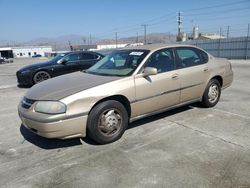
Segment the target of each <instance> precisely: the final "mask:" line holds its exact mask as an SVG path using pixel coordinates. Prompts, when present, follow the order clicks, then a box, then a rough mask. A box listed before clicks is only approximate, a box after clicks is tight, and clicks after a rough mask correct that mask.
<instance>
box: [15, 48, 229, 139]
mask: <svg viewBox="0 0 250 188" xmlns="http://www.w3.org/2000/svg"><path fill="white" fill-rule="evenodd" d="M232 80H233V72H232V67H231V64H230V62H229V61H227V60H226V59H221V58H215V57H213V56H212V55H210V54H208V53H207V52H205V51H204V50H202V49H199V48H197V47H194V46H186V45H169V46H167V45H145V46H139V47H133V48H125V49H121V50H116V51H114V52H112V53H111V54H109V55H107V56H106V57H105V58H103V59H102V60H100V61H99V62H98V63H97V64H95V65H94V66H92V67H91V68H90V69H88V70H87V71H85V72H77V73H73V74H68V75H64V76H60V77H56V78H53V79H50V80H47V81H44V82H42V83H39V84H37V85H35V86H33V87H32V88H31V89H30V90H29V91H28V92H27V94H26V95H25V97H23V99H22V100H21V102H20V104H19V106H18V112H19V116H20V118H21V120H22V123H23V125H24V126H25V127H26V128H28V129H29V130H31V131H32V132H34V133H36V134H38V135H40V136H43V137H47V138H60V139H68V138H73V137H85V136H86V135H87V136H89V137H90V138H92V139H93V140H95V141H96V142H97V143H100V144H106V143H110V142H113V141H115V140H117V139H119V138H120V137H121V136H122V134H123V133H124V131H125V130H126V128H127V125H128V123H129V122H132V121H134V120H137V119H139V118H143V117H145V116H150V115H153V114H156V113H160V112H163V111H165V110H169V109H172V108H176V107H180V106H183V105H187V104H190V103H194V102H198V101H200V102H201V104H202V105H203V106H205V107H213V106H215V105H216V104H217V102H218V101H219V99H220V95H221V89H223V88H226V87H228V86H230V85H231V83H232ZM152 129H153V128H152Z"/></svg>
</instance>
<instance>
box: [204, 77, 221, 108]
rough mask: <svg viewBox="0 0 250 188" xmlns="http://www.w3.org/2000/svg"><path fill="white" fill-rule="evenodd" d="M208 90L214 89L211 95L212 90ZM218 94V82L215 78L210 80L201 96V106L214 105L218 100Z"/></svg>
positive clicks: (219, 87) (219, 86) (219, 92)
mask: <svg viewBox="0 0 250 188" xmlns="http://www.w3.org/2000/svg"><path fill="white" fill-rule="evenodd" d="M210 90H213V91H214V95H212V94H213V92H212V93H211V91H210ZM210 93H211V94H210ZM211 95H212V96H211ZM220 95H221V85H220V82H219V81H218V80H217V79H212V80H210V81H209V82H208V85H207V87H206V90H205V92H204V94H203V97H202V102H201V104H202V106H204V107H206V108H210V107H214V106H215V105H216V104H217V103H218V101H219V100H220Z"/></svg>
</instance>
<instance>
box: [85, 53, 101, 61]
mask: <svg viewBox="0 0 250 188" xmlns="http://www.w3.org/2000/svg"><path fill="white" fill-rule="evenodd" d="M94 59H98V56H97V55H95V54H91V53H82V54H81V60H94Z"/></svg>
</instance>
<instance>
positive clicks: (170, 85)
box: [132, 49, 180, 116]
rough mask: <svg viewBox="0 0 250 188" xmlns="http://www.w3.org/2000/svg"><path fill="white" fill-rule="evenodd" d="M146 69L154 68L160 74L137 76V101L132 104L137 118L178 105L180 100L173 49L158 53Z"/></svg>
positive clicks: (153, 55) (151, 58) (149, 61)
mask: <svg viewBox="0 0 250 188" xmlns="http://www.w3.org/2000/svg"><path fill="white" fill-rule="evenodd" d="M145 67H154V68H156V69H157V72H158V73H157V74H156V75H151V76H147V77H142V76H141V75H140V74H138V75H136V76H135V89H136V101H135V102H134V103H133V104H132V105H133V110H134V112H133V115H135V116H139V115H142V114H147V113H150V112H154V111H157V110H160V109H164V108H166V107H169V106H172V105H175V104H178V103H179V99H180V80H179V77H178V74H177V72H176V70H175V67H176V66H175V61H174V53H173V50H172V49H163V50H159V51H156V52H155V53H153V54H152V55H151V56H150V57H149V59H148V61H147V62H146V63H145V65H144V68H145Z"/></svg>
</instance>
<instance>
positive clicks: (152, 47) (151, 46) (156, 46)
mask: <svg viewBox="0 0 250 188" xmlns="http://www.w3.org/2000/svg"><path fill="white" fill-rule="evenodd" d="M174 47H195V48H197V47H196V46H192V45H183V44H147V45H141V46H129V47H125V48H123V49H128V50H129V49H131V50H150V51H155V50H160V49H162V48H174Z"/></svg>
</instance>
